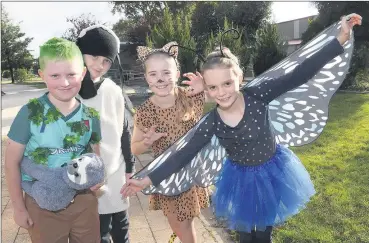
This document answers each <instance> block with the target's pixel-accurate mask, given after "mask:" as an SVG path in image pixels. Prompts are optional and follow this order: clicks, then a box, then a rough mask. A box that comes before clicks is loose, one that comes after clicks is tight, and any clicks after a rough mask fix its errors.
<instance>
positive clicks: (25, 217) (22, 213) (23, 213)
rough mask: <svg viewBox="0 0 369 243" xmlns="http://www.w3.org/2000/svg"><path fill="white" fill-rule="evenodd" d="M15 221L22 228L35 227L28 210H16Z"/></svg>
mask: <svg viewBox="0 0 369 243" xmlns="http://www.w3.org/2000/svg"><path fill="white" fill-rule="evenodd" d="M14 221H15V223H16V224H17V225H19V226H20V227H22V228H25V229H28V228H29V227H31V226H32V225H33V221H32V219H31V217H30V216H29V214H28V211H27V209H24V210H16V209H14Z"/></svg>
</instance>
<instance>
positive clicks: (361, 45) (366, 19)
mask: <svg viewBox="0 0 369 243" xmlns="http://www.w3.org/2000/svg"><path fill="white" fill-rule="evenodd" d="M314 4H315V6H316V7H317V9H318V11H319V13H321V14H319V15H318V16H317V18H316V19H315V20H313V21H312V22H311V23H310V25H309V27H308V29H307V30H306V31H305V33H303V34H302V40H303V44H305V43H307V42H308V41H310V40H311V39H312V38H314V37H315V36H316V35H317V34H319V33H320V32H321V31H322V30H324V29H325V28H327V27H328V26H330V25H331V24H333V23H335V22H337V21H339V19H340V17H341V16H343V15H347V14H350V13H357V14H360V15H361V16H362V17H363V19H362V25H361V26H355V29H354V37H355V47H354V53H353V57H352V61H351V66H350V70H349V73H348V75H347V76H346V79H345V81H344V82H343V84H342V86H341V87H342V88H346V87H348V86H350V85H351V84H353V83H354V82H355V76H356V73H357V72H359V71H360V70H362V69H365V68H369V61H368V59H369V54H368V45H369V31H368V27H367V26H368V25H369V2H368V1H363V2H358V1H356V2H314Z"/></svg>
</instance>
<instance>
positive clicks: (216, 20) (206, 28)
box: [191, 2, 221, 49]
mask: <svg viewBox="0 0 369 243" xmlns="http://www.w3.org/2000/svg"><path fill="white" fill-rule="evenodd" d="M218 5H219V3H218V2H198V3H197V5H196V9H195V10H194V12H193V14H192V18H191V20H192V29H191V34H192V35H193V36H194V38H195V40H196V42H197V43H198V44H199V47H200V48H201V49H203V48H204V47H205V45H206V44H205V43H206V41H207V39H208V38H209V37H210V35H211V33H217V32H218V31H219V30H220V28H221V22H220V16H218V14H217V11H218Z"/></svg>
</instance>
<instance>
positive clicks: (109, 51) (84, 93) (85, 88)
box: [76, 25, 120, 99]
mask: <svg viewBox="0 0 369 243" xmlns="http://www.w3.org/2000/svg"><path fill="white" fill-rule="evenodd" d="M76 44H77V46H78V47H79V49H80V50H81V52H82V54H88V55H92V56H103V57H106V58H109V59H110V61H111V62H114V60H115V58H116V57H117V55H118V53H119V47H120V41H119V39H118V37H117V36H116V35H115V33H114V32H113V31H112V30H110V29H108V28H106V27H105V26H103V25H93V26H90V27H88V28H86V29H83V30H82V31H81V33H80V34H79V37H78V39H77V42H76ZM79 95H80V96H81V97H82V98H83V99H91V98H93V97H95V96H96V95H97V89H96V87H95V84H94V82H93V81H92V80H91V76H90V72H89V71H88V70H87V72H86V75H85V77H84V79H83V81H82V86H81V89H80V91H79Z"/></svg>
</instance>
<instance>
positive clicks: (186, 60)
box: [146, 8, 196, 73]
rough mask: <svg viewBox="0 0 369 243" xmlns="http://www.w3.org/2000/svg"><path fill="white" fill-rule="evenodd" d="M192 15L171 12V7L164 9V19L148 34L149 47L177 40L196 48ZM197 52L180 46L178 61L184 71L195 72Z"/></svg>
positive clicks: (186, 45)
mask: <svg viewBox="0 0 369 243" xmlns="http://www.w3.org/2000/svg"><path fill="white" fill-rule="evenodd" d="M190 19H191V16H189V14H188V13H185V12H183V11H181V12H179V13H178V14H177V15H173V14H171V13H170V11H169V8H165V9H164V13H163V21H162V22H161V23H160V24H158V25H155V26H154V28H153V29H152V30H151V34H150V35H148V36H147V41H146V42H147V44H148V46H149V47H152V48H153V47H156V48H161V47H162V46H164V45H165V44H167V43H168V42H170V41H177V42H178V44H179V45H182V46H185V47H187V48H190V49H193V50H196V42H195V40H194V38H193V37H191V20H190ZM195 59H196V54H195V53H194V52H192V51H190V50H186V49H183V48H179V58H178V62H179V64H180V69H181V72H182V73H186V72H194V71H195V69H196V64H195V63H194V60H195Z"/></svg>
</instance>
